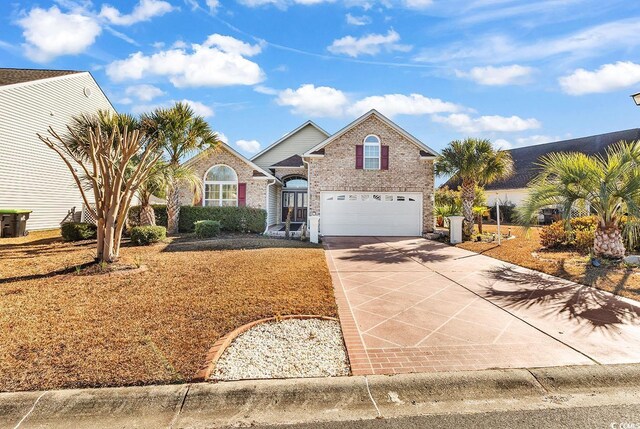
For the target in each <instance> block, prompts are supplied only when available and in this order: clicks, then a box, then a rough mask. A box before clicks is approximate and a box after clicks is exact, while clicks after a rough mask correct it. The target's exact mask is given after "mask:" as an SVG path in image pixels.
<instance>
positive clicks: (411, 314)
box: [324, 237, 640, 374]
mask: <svg viewBox="0 0 640 429" xmlns="http://www.w3.org/2000/svg"><path fill="white" fill-rule="evenodd" d="M324 243H325V249H326V250H327V252H326V255H327V263H328V266H329V270H330V272H331V276H332V279H333V283H334V289H335V293H336V299H337V302H338V310H339V315H340V320H341V323H342V327H343V333H344V337H345V343H346V346H347V350H348V352H349V359H350V361H351V367H352V371H353V374H394V373H407V372H433V371H450V370H476V369H487V368H519V367H543V366H556V365H589V364H598V363H601V364H608V363H630V362H640V304H638V303H636V302H634V301H632V300H627V299H622V298H618V297H615V296H613V295H611V294H609V293H606V292H602V291H598V290H597V289H593V288H590V287H586V286H582V285H578V284H575V283H572V282H569V281H566V280H562V279H558V278H555V277H552V276H547V275H544V274H541V273H539V272H536V271H532V270H528V269H525V268H522V267H519V266H516V265H513V264H508V263H505V262H502V261H499V260H496V259H493V258H490V257H487V256H484V255H479V254H476V253H473V252H469V251H466V250H463V249H459V248H456V247H452V246H448V245H445V244H442V243H438V242H435V241H430V240H426V239H423V238H407V237H325V238H324Z"/></svg>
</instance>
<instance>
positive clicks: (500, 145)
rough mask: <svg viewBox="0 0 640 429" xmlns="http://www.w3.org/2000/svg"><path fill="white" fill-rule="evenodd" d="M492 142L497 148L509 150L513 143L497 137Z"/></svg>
mask: <svg viewBox="0 0 640 429" xmlns="http://www.w3.org/2000/svg"><path fill="white" fill-rule="evenodd" d="M492 143H493V147H494V148H496V149H502V150H509V149H511V148H512V146H511V143H509V141H507V140H505V139H496V140H494V141H493V142H492Z"/></svg>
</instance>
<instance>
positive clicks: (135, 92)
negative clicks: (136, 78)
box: [124, 84, 164, 101]
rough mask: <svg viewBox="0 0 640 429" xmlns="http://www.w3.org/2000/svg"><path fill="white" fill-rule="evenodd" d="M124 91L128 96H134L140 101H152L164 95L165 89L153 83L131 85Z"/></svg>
mask: <svg viewBox="0 0 640 429" xmlns="http://www.w3.org/2000/svg"><path fill="white" fill-rule="evenodd" d="M124 93H125V94H126V95H128V96H134V97H136V98H137V99H138V100H140V101H151V100H153V99H154V98H156V97H160V96H161V95H163V94H164V91H162V90H161V89H160V88H158V87H155V86H153V85H148V84H143V85H133V86H129V87H127V89H125V90H124Z"/></svg>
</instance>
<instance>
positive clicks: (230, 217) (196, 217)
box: [179, 206, 267, 232]
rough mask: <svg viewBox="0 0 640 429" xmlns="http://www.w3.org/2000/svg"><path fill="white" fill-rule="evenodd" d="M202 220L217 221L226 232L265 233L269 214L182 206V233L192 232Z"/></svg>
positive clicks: (249, 210)
mask: <svg viewBox="0 0 640 429" xmlns="http://www.w3.org/2000/svg"><path fill="white" fill-rule="evenodd" d="M200 220H217V221H218V222H220V225H221V228H222V230H224V231H230V232H263V231H264V227H265V224H266V221H267V212H266V211H265V210H263V209H255V208H251V207H202V206H182V208H181V209H180V223H179V229H180V231H181V232H192V231H193V230H194V224H195V222H197V221H200Z"/></svg>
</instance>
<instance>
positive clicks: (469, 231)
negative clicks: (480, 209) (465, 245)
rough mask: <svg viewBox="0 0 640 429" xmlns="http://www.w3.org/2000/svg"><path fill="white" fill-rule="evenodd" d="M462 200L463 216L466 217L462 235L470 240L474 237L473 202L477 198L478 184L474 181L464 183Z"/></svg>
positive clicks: (461, 191) (461, 190)
mask: <svg viewBox="0 0 640 429" xmlns="http://www.w3.org/2000/svg"><path fill="white" fill-rule="evenodd" d="M460 198H461V199H462V216H464V225H463V227H462V235H463V236H464V238H466V239H468V238H469V237H471V236H472V235H473V200H475V198H476V184H475V183H474V182H473V181H471V180H465V181H463V182H462V187H461V189H460Z"/></svg>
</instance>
